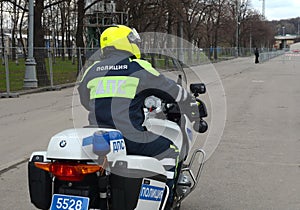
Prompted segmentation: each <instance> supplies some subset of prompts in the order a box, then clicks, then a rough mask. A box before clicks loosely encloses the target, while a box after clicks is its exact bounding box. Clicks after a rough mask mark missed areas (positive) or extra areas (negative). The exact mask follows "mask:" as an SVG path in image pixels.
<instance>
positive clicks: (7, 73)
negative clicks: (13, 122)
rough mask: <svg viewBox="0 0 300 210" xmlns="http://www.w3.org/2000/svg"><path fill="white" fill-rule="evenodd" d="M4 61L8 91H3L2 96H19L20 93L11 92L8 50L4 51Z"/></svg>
mask: <svg viewBox="0 0 300 210" xmlns="http://www.w3.org/2000/svg"><path fill="white" fill-rule="evenodd" d="M4 63H5V77H6V93H1V97H4V98H10V97H11V98H16V97H19V94H18V93H11V92H10V81H9V67H8V57H7V52H6V51H4Z"/></svg>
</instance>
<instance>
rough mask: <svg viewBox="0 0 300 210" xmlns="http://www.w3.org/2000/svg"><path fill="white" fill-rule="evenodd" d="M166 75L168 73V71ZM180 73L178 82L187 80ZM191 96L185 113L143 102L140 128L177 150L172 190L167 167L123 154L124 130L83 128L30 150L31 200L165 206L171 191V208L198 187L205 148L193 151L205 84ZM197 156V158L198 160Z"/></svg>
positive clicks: (146, 209)
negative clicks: (43, 148)
mask: <svg viewBox="0 0 300 210" xmlns="http://www.w3.org/2000/svg"><path fill="white" fill-rule="evenodd" d="M167 74H168V72H167ZM185 78H186V77H185V73H184V72H183V71H182V72H180V75H179V76H178V83H180V84H181V85H182V81H183V80H184V79H185ZM190 92H191V93H192V94H193V95H194V98H195V100H194V101H193V102H190V103H189V110H188V112H186V113H181V112H180V106H179V105H178V104H176V103H174V104H170V103H165V102H164V101H162V100H161V99H159V98H157V97H155V96H150V97H148V98H146V100H145V106H144V112H145V122H144V126H145V127H146V128H147V129H148V130H150V131H152V132H154V133H156V134H160V135H163V136H165V137H167V138H168V139H171V140H172V141H173V142H174V144H175V145H176V146H177V147H178V149H179V151H180V157H179V163H178V167H177V173H176V174H177V175H176V178H175V183H174V187H173V189H169V188H168V186H167V185H166V181H167V176H166V170H165V169H164V167H163V165H162V163H161V162H160V161H158V160H157V159H155V158H154V157H145V156H138V155H127V154H126V145H125V141H124V139H123V136H122V133H121V132H120V131H118V130H115V129H108V128H95V127H82V128H72V129H67V130H64V131H62V132H59V133H57V134H56V135H54V136H53V137H52V138H51V139H50V142H49V144H48V148H47V150H45V151H36V152H33V153H32V154H31V157H30V159H29V162H28V181H29V192H30V200H31V203H32V204H33V205H34V206H35V207H36V208H38V209H44V210H45V209H50V210H88V209H100V210H134V209H135V210H156V209H157V210H159V209H161V210H164V209H166V203H167V198H168V196H169V194H170V193H171V191H172V195H173V204H172V207H171V209H174V210H175V209H177V210H179V209H180V206H181V203H182V201H183V200H184V199H185V198H186V197H187V196H188V195H189V194H190V193H192V192H193V190H194V189H195V188H196V186H197V184H198V181H199V177H200V175H201V171H202V169H203V165H204V160H205V152H204V151H203V150H202V149H201V148H196V149H193V148H192V146H193V145H194V143H195V141H196V138H195V135H194V133H195V132H198V133H204V132H205V131H206V130H207V129H208V126H207V123H206V122H205V121H204V120H203V118H205V117H206V116H207V111H206V107H205V104H204V103H203V101H201V100H200V99H199V98H198V96H199V95H200V94H204V93H205V92H206V88H205V85H204V84H203V83H197V84H191V85H190ZM196 160H197V161H196Z"/></svg>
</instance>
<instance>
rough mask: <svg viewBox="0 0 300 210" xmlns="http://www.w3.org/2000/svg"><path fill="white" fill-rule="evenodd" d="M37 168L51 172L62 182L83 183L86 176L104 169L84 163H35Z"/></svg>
mask: <svg viewBox="0 0 300 210" xmlns="http://www.w3.org/2000/svg"><path fill="white" fill-rule="evenodd" d="M34 164H35V166H36V167H37V168H40V169H43V170H45V171H49V172H50V173H52V174H53V175H54V176H55V177H57V178H58V179H59V180H62V181H81V180H82V179H83V178H84V176H85V175H87V174H92V173H95V172H97V171H100V170H101V169H102V168H101V166H99V165H95V164H82V163H61V162H54V163H41V162H35V163H34Z"/></svg>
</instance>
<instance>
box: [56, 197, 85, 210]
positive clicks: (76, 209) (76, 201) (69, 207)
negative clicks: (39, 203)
mask: <svg viewBox="0 0 300 210" xmlns="http://www.w3.org/2000/svg"><path fill="white" fill-rule="evenodd" d="M89 201H90V199H89V198H87V197H80V196H73V195H61V194H54V195H53V197H52V202H51V207H50V210H88V209H89Z"/></svg>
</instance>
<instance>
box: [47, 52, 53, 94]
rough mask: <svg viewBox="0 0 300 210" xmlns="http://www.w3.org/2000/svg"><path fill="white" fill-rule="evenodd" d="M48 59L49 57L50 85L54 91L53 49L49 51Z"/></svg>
mask: <svg viewBox="0 0 300 210" xmlns="http://www.w3.org/2000/svg"><path fill="white" fill-rule="evenodd" d="M48 57H49V71H50V85H51V88H52V89H53V65H52V64H53V61H52V52H51V49H49V51H48Z"/></svg>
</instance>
